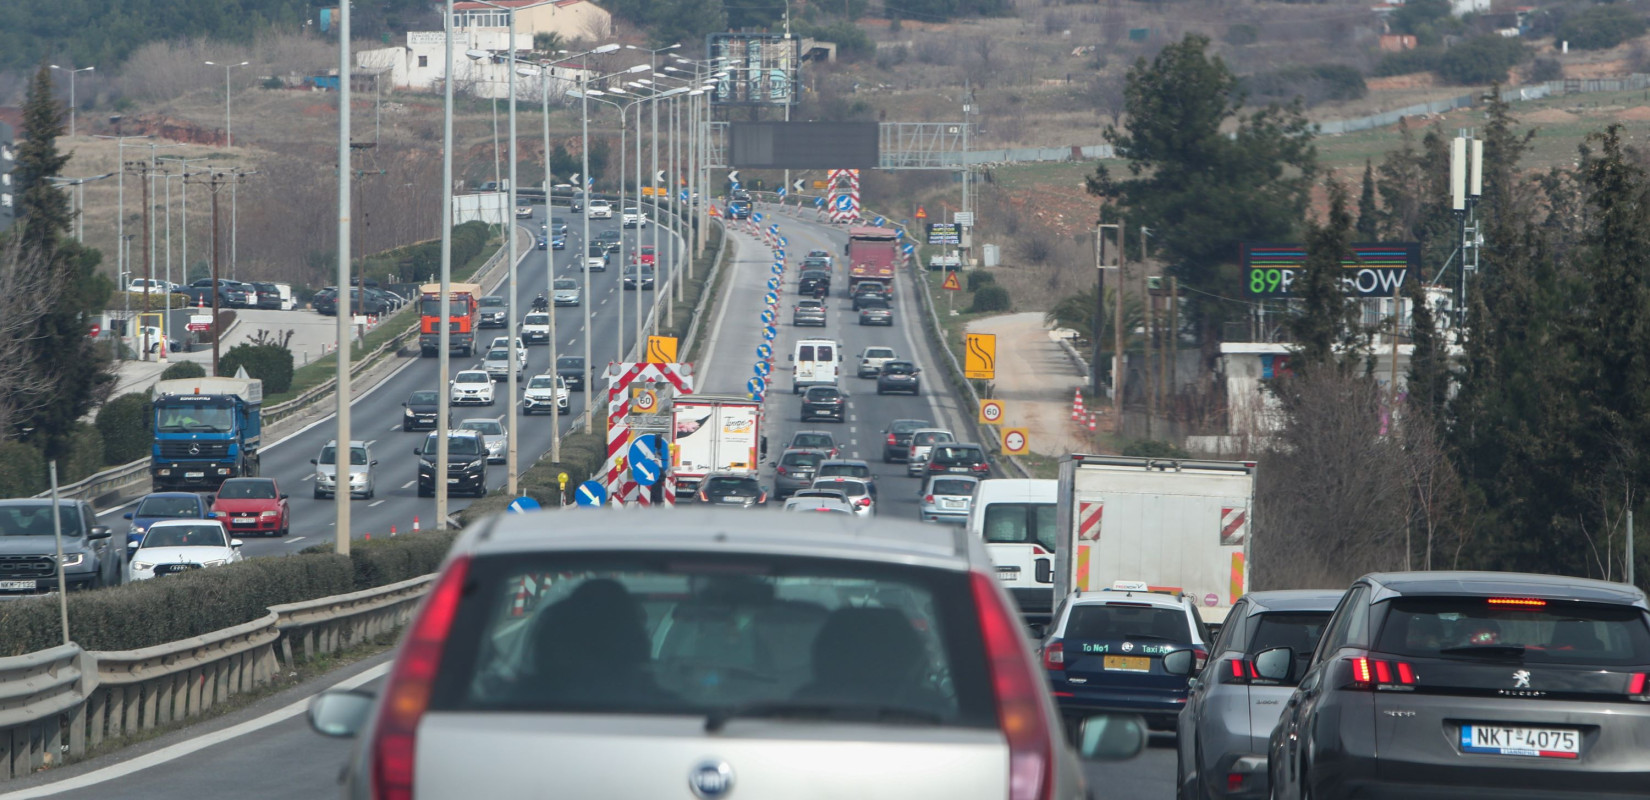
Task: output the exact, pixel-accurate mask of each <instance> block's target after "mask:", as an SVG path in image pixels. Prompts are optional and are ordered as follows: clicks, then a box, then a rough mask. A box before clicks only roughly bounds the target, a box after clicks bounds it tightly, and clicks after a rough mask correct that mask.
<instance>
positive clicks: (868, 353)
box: [865, 347, 894, 358]
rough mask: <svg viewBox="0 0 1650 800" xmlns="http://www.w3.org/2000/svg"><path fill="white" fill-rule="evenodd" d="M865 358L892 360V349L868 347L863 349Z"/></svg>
mask: <svg viewBox="0 0 1650 800" xmlns="http://www.w3.org/2000/svg"><path fill="white" fill-rule="evenodd" d="M865 357H866V358H893V357H894V349H893V348H891V347H868V348H866V349H865Z"/></svg>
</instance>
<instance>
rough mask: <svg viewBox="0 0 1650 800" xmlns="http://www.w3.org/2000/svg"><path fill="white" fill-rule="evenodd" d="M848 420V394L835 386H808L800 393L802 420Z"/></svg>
mask: <svg viewBox="0 0 1650 800" xmlns="http://www.w3.org/2000/svg"><path fill="white" fill-rule="evenodd" d="M816 419H829V420H835V421H836V422H847V421H848V395H845V394H843V393H842V390H841V389H838V388H836V387H835V386H810V387H808V391H806V392H803V393H802V421H803V422H808V421H811V420H816Z"/></svg>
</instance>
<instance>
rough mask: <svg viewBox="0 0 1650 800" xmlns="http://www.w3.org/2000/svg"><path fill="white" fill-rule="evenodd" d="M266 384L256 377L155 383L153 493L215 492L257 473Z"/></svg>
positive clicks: (151, 471) (151, 450) (151, 466)
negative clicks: (229, 482) (182, 491)
mask: <svg viewBox="0 0 1650 800" xmlns="http://www.w3.org/2000/svg"><path fill="white" fill-rule="evenodd" d="M263 402H264V384H263V381H261V380H258V379H257V378H242V377H236V378H182V379H178V380H170V381H161V382H159V383H157V384H155V400H154V403H153V410H154V415H155V417H154V420H155V424H154V432H155V433H154V441H153V443H152V445H151V447H150V461H149V477H150V482H151V483H152V484H153V487H154V488H153V490H154V491H157V492H164V491H172V490H185V491H208V490H212V491H215V490H216V489H217V488H218V486H219V485H221V484H222V483H223V482H224V481H225V480H226V479H229V478H243V477H252V476H256V475H257V474H258V466H259V465H258V462H259V458H260V456H259V453H258V450H259V446H260V444H261V442H262V432H263V420H262V416H261V412H262V408H263Z"/></svg>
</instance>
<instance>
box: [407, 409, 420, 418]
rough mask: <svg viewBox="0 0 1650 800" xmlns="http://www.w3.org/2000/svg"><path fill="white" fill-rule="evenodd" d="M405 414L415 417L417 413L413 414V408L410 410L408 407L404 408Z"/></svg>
mask: <svg viewBox="0 0 1650 800" xmlns="http://www.w3.org/2000/svg"><path fill="white" fill-rule="evenodd" d="M406 416H409V417H416V416H418V415H417V414H414V413H413V410H412V409H410V408H409V409H406Z"/></svg>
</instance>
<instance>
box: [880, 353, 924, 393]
mask: <svg viewBox="0 0 1650 800" xmlns="http://www.w3.org/2000/svg"><path fill="white" fill-rule="evenodd" d="M921 374H922V370H920V369H918V368H917V365H916V364H913V363H911V362H909V361H889V362H888V363H886V364H883V365H882V371H881V372H879V373H877V394H893V393H895V392H910V393H911V394H913V395H917V394H921V393H922V379H921V378H918V377H917V376H918V375H921Z"/></svg>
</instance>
